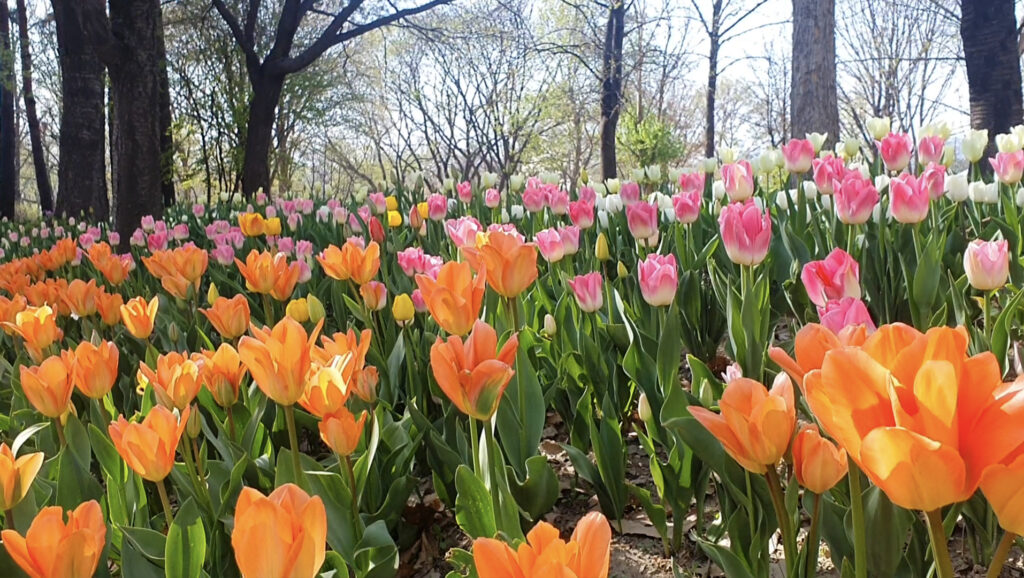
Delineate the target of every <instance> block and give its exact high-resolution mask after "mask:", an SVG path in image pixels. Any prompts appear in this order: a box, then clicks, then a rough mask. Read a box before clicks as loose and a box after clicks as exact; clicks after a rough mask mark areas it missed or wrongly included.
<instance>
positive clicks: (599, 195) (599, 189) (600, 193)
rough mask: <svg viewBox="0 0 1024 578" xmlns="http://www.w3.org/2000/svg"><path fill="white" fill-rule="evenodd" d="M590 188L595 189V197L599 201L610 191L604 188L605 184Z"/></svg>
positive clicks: (596, 184)
mask: <svg viewBox="0 0 1024 578" xmlns="http://www.w3.org/2000/svg"><path fill="white" fill-rule="evenodd" d="M590 188H592V189H594V195H596V196H597V198H598V199H601V198H602V197H604V196H605V195H607V194H608V189H607V187H605V186H604V183H594V184H593V185H591V187H590Z"/></svg>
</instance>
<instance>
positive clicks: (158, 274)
mask: <svg viewBox="0 0 1024 578" xmlns="http://www.w3.org/2000/svg"><path fill="white" fill-rule="evenodd" d="M142 262H143V263H144V264H145V265H146V269H148V270H149V273H150V275H152V276H153V277H155V278H157V279H158V280H159V281H160V284H161V285H162V286H163V288H164V290H165V291H167V292H168V293H169V294H171V295H172V296H174V297H177V298H178V299H188V298H189V289H191V290H192V295H193V296H195V295H196V294H197V293H198V292H199V282H200V281H201V280H202V278H203V274H204V273H206V268H207V266H208V265H209V262H210V256H209V255H208V254H207V252H206V251H205V250H203V249H200V248H198V247H196V246H195V245H193V244H192V243H189V244H187V245H184V246H182V247H178V248H177V249H169V250H166V251H154V252H153V254H152V255H151V256H149V257H143V258H142Z"/></svg>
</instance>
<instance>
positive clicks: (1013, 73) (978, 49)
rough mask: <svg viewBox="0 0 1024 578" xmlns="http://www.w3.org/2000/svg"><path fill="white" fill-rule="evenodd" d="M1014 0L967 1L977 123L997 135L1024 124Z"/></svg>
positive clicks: (964, 24) (967, 54)
mask: <svg viewBox="0 0 1024 578" xmlns="http://www.w3.org/2000/svg"><path fill="white" fill-rule="evenodd" d="M1015 23H1016V16H1015V15H1014V2H1013V0H963V1H962V2H961V17H960V38H961V39H962V40H963V45H964V59H965V60H966V63H967V86H968V91H969V93H970V101H971V127H972V128H975V129H988V136H989V148H990V149H991V150H994V142H995V141H994V139H995V136H996V135H997V134H1000V133H1006V132H1009V131H1010V128H1011V127H1013V126H1015V125H1018V124H1021V123H1022V122H1024V104H1022V100H1024V99H1022V96H1021V74H1020V61H1019V56H1018V52H1017V42H1018V38H1017V27H1016V24H1015Z"/></svg>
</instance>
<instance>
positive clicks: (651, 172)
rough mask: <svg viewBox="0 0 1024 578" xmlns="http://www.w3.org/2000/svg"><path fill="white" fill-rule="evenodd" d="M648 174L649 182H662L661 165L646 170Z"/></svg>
mask: <svg viewBox="0 0 1024 578" xmlns="http://www.w3.org/2000/svg"><path fill="white" fill-rule="evenodd" d="M644 172H645V173H647V180H648V182H651V183H658V182H661V165H651V166H649V167H647V168H645V169H644Z"/></svg>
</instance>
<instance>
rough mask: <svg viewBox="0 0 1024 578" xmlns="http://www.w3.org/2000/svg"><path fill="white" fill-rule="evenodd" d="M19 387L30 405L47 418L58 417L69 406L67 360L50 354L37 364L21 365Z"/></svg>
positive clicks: (70, 386) (69, 390) (71, 388)
mask: <svg viewBox="0 0 1024 578" xmlns="http://www.w3.org/2000/svg"><path fill="white" fill-rule="evenodd" d="M20 369H21V389H22V391H24V392H25V397H26V398H28V401H29V403H31V404H32V407H34V408H36V411H38V412H39V413H41V414H43V415H45V416H46V417H49V418H54V419H56V418H59V417H60V416H62V415H64V414H65V413H67V411H68V409H69V408H70V406H71V391H72V390H73V389H74V387H73V386H72V384H71V380H70V379H69V377H70V376H69V373H68V369H69V368H68V362H67V360H65V359H64V358H62V357H61V356H59V355H52V356H50V357H48V358H46V359H45V360H43V362H42V363H41V364H39V365H37V366H32V367H28V366H25V365H22V366H21V367H20Z"/></svg>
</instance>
